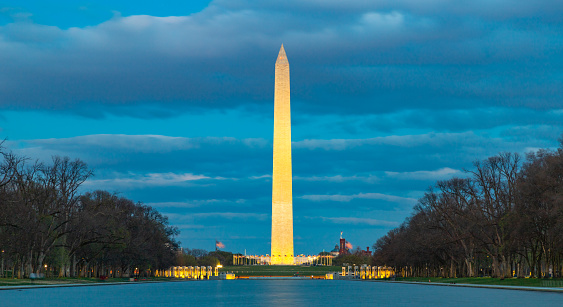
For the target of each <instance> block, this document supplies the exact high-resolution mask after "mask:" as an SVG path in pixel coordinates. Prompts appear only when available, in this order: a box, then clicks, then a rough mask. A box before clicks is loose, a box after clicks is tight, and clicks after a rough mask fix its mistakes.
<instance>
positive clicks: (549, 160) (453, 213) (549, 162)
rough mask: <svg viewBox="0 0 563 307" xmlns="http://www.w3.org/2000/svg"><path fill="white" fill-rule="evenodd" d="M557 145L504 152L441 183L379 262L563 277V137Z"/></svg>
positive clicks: (408, 268) (460, 273) (391, 238)
mask: <svg viewBox="0 0 563 307" xmlns="http://www.w3.org/2000/svg"><path fill="white" fill-rule="evenodd" d="M560 142H561V146H560V148H558V149H556V150H548V149H541V150H538V151H537V152H534V153H529V154H527V156H526V157H525V159H524V158H522V157H521V156H520V155H518V154H516V153H500V154H498V155H496V156H493V157H489V158H487V159H485V160H483V161H477V162H475V163H474V165H473V168H472V169H471V170H466V171H465V173H466V176H465V177H462V178H452V179H449V180H443V181H438V182H437V183H436V184H434V185H433V186H432V187H431V188H430V189H429V190H428V191H427V192H426V193H425V194H424V196H423V197H422V198H421V199H419V201H418V204H417V205H416V206H415V207H414V212H413V214H412V215H411V216H410V217H409V218H407V219H406V220H405V221H404V222H403V223H402V225H401V226H399V227H398V228H396V229H393V230H391V231H389V232H388V233H387V234H386V235H385V236H383V237H381V238H380V239H379V240H377V242H376V243H375V244H374V251H375V253H374V262H375V263H376V264H378V265H389V266H392V267H394V268H395V271H396V272H397V274H400V275H403V276H442V277H474V276H493V277H498V278H505V277H512V276H517V277H527V276H531V277H550V276H551V277H561V276H562V270H563V237H562V236H561V233H563V138H562V139H560Z"/></svg>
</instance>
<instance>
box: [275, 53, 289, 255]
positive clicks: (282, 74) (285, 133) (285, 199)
mask: <svg viewBox="0 0 563 307" xmlns="http://www.w3.org/2000/svg"><path fill="white" fill-rule="evenodd" d="M270 257H271V260H270V264H284V265H293V264H294V263H293V196H292V193H291V112H290V108H289V62H288V61H287V57H286V55H285V50H284V49H283V45H282V46H281V48H280V53H279V54H278V59H277V60H276V82H275V90H274V171H273V174H272V254H271V255H270Z"/></svg>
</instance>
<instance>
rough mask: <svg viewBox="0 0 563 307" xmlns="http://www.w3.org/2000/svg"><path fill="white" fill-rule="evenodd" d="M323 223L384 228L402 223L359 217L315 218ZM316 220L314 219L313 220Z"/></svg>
mask: <svg viewBox="0 0 563 307" xmlns="http://www.w3.org/2000/svg"><path fill="white" fill-rule="evenodd" d="M315 218H319V219H321V220H323V221H327V222H331V223H335V224H352V225H369V226H383V227H397V226H399V224H400V223H398V222H394V221H383V220H377V219H372V218H358V217H324V216H320V217H315ZM313 219H314V218H313Z"/></svg>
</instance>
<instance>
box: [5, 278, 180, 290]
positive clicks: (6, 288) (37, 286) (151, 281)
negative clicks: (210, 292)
mask: <svg viewBox="0 0 563 307" xmlns="http://www.w3.org/2000/svg"><path fill="white" fill-rule="evenodd" d="M183 281H185V282H187V281H191V280H142V281H115V282H89V283H67V284H44V285H13V286H0V291H4V290H26V289H43V288H66V287H90V286H120V285H134V284H144V283H165V282H183Z"/></svg>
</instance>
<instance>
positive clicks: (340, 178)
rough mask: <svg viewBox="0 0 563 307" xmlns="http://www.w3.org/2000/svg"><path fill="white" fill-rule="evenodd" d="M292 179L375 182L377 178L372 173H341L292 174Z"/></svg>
mask: <svg viewBox="0 0 563 307" xmlns="http://www.w3.org/2000/svg"><path fill="white" fill-rule="evenodd" d="M293 180H298V181H331V182H345V181H365V182H377V181H379V178H378V177H377V176H374V175H368V176H342V175H335V176H322V177H319V176H311V177H303V176H293Z"/></svg>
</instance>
